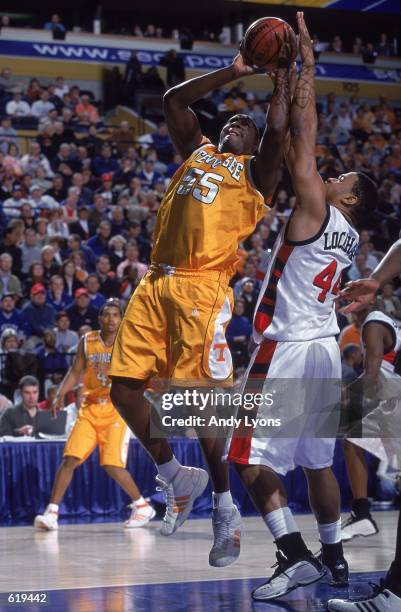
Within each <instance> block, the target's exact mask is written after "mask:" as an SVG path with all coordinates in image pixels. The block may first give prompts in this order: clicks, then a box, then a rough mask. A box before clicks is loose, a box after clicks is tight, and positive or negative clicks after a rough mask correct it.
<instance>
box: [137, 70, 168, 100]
mask: <svg viewBox="0 0 401 612" xmlns="http://www.w3.org/2000/svg"><path fill="white" fill-rule="evenodd" d="M142 88H143V89H144V90H146V91H148V92H149V93H155V94H163V93H164V92H165V89H166V87H165V85H164V83H163V80H162V78H161V76H160V74H159V72H158V70H157V67H156V66H150V68H148V69H147V70H146V72H144V73H143V74H142Z"/></svg>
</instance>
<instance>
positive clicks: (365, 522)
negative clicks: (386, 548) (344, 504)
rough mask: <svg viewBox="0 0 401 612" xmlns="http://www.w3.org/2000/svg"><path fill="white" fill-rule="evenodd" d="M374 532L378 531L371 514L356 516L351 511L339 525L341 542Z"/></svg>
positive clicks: (365, 536)
mask: <svg viewBox="0 0 401 612" xmlns="http://www.w3.org/2000/svg"><path fill="white" fill-rule="evenodd" d="M376 533H379V528H378V526H377V525H376V522H375V521H374V520H373V519H372V517H371V516H369V517H366V518H358V517H356V516H355V514H354V513H353V512H351V516H350V517H349V518H348V519H347V520H346V521H345V522H344V523H343V525H342V526H341V539H342V541H343V542H348V541H349V540H352V538H356V537H358V536H362V537H364V538H367V537H368V536H372V535H375V534H376Z"/></svg>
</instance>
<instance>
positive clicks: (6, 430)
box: [0, 375, 39, 436]
mask: <svg viewBox="0 0 401 612" xmlns="http://www.w3.org/2000/svg"><path fill="white" fill-rule="evenodd" d="M19 389H20V393H21V400H22V401H21V402H20V403H19V404H17V406H15V408H9V409H8V410H6V412H5V413H4V414H3V416H2V417H1V420H0V436H32V435H34V434H35V427H36V415H37V412H38V407H37V406H38V401H39V381H38V379H37V378H35V377H34V376H29V375H28V376H24V377H23V378H21V380H20V381H19Z"/></svg>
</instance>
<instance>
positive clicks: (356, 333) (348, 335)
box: [338, 308, 367, 351]
mask: <svg viewBox="0 0 401 612" xmlns="http://www.w3.org/2000/svg"><path fill="white" fill-rule="evenodd" d="M366 314H367V308H364V309H363V310H361V311H360V312H353V313H352V314H351V320H352V323H350V324H349V325H347V326H346V327H344V328H343V329H342V330H341V333H340V337H339V339H338V344H339V345H340V349H341V350H342V351H343V350H344V348H345V347H346V346H347V345H348V344H356V345H358V346H362V335H361V330H362V323H363V322H364V320H365V318H366Z"/></svg>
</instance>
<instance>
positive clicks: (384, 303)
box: [376, 283, 401, 321]
mask: <svg viewBox="0 0 401 612" xmlns="http://www.w3.org/2000/svg"><path fill="white" fill-rule="evenodd" d="M376 308H377V310H381V311H382V312H384V314H386V315H388V316H389V317H391V318H392V319H395V320H396V321H401V301H400V299H399V298H398V297H397V296H396V295H395V294H394V284H393V283H386V284H385V285H384V286H383V289H382V293H381V295H379V296H377V299H376Z"/></svg>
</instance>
